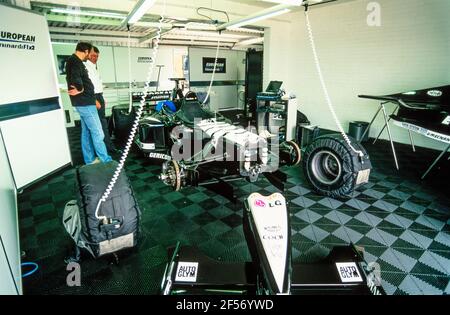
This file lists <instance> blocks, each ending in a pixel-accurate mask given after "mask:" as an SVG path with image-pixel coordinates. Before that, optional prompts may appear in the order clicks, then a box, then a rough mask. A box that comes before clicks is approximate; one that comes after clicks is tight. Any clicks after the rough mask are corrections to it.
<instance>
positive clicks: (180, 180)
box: [136, 92, 371, 199]
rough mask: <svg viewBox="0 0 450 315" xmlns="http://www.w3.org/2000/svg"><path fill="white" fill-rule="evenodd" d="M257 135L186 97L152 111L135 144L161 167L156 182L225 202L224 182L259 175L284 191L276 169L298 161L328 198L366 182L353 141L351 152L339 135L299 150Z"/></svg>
mask: <svg viewBox="0 0 450 315" xmlns="http://www.w3.org/2000/svg"><path fill="white" fill-rule="evenodd" d="M267 127H268V126H267ZM258 129H259V131H260V133H259V134H257V132H256V128H254V129H250V128H247V129H244V128H242V127H238V126H236V125H234V124H232V123H231V122H230V121H228V120H227V119H225V118H224V117H223V116H221V115H218V114H216V113H212V112H210V111H208V110H206V109H205V108H204V107H203V106H202V104H201V103H200V102H199V101H198V99H197V96H196V94H195V93H193V92H189V93H187V94H186V95H185V96H184V97H183V98H182V99H178V100H176V102H175V104H174V102H171V101H168V100H166V101H161V102H160V103H159V104H158V106H156V111H154V112H152V113H151V114H149V115H147V116H144V117H143V118H142V119H141V120H140V122H139V136H138V137H137V139H136V143H137V145H138V146H139V148H140V149H141V150H142V151H143V152H144V153H145V155H146V156H147V157H148V158H150V159H153V160H159V161H162V162H163V163H162V172H161V176H160V178H161V180H163V182H164V183H165V184H167V185H169V186H171V187H173V188H174V189H175V190H179V189H181V188H182V187H185V186H198V185H208V188H209V189H212V190H216V191H220V193H221V194H222V195H225V196H226V197H227V198H229V199H234V198H233V196H232V195H233V187H232V186H231V185H229V184H228V183H227V182H228V181H231V180H235V179H240V178H246V179H248V180H249V181H251V182H254V181H256V180H257V179H258V178H259V175H261V174H263V175H264V176H265V177H266V178H267V179H268V180H269V181H270V182H271V183H272V184H273V185H274V186H275V187H277V188H278V189H280V190H284V183H285V182H286V180H287V176H286V174H284V173H283V172H281V171H280V170H279V168H280V167H281V166H283V165H287V166H293V165H297V164H299V163H300V161H301V160H303V163H302V166H303V172H304V174H305V177H306V179H307V180H308V182H309V183H310V184H311V185H312V186H313V188H314V189H315V190H316V191H318V192H319V193H321V194H323V195H326V196H330V197H333V198H349V197H351V196H352V194H353V192H354V190H355V189H356V188H357V187H359V186H361V185H364V184H365V183H367V182H368V180H369V175H370V170H371V163H370V159H369V155H368V154H367V152H366V150H365V149H364V147H363V146H362V145H361V144H360V143H357V142H356V141H355V140H353V139H351V137H349V138H350V139H351V141H352V145H353V149H352V148H351V147H350V146H349V145H348V144H347V141H345V140H344V138H343V137H342V136H341V135H340V134H328V135H323V136H320V137H317V138H315V139H314V140H313V141H312V142H311V143H309V144H308V145H305V147H304V148H300V147H299V146H298V145H297V143H295V142H294V141H282V142H281V141H279V138H278V137H277V136H273V135H272V134H270V133H269V132H268V131H267V130H264V128H262V132H261V126H259V128H258ZM266 129H268V128H266ZM264 131H265V132H264ZM354 149H356V150H358V151H357V152H359V153H360V154H358V153H357V152H356V151H355V150H354Z"/></svg>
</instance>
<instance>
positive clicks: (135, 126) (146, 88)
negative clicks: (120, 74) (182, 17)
mask: <svg viewBox="0 0 450 315" xmlns="http://www.w3.org/2000/svg"><path fill="white" fill-rule="evenodd" d="M165 13H166V0H164V8H163V13H162V14H161V18H160V19H159V27H158V32H157V34H156V38H155V45H154V46H153V54H152V60H151V64H150V66H149V69H148V73H147V78H146V82H145V86H144V91H143V95H142V98H141V102H140V104H139V108H138V110H137V112H136V118H135V120H134V123H133V126H132V128H131V131H130V135H129V136H128V141H127V143H126V145H125V148H124V150H123V153H122V156H121V158H120V162H119V165H118V166H117V169H116V171H115V172H114V175H113V177H112V178H111V181H110V183H109V185H108V187H107V188H106V190H105V192H104V193H103V195H102V197H101V198H100V200H99V201H98V204H97V208H96V209H95V217H96V218H97V219H98V220H101V221H103V222H104V223H106V222H107V220H108V218H107V217H106V216H103V215H102V216H100V215H99V210H100V206H101V204H102V202H105V201H106V200H107V199H108V197H109V195H110V194H111V191H112V190H113V188H114V185H115V184H116V182H117V179H118V178H119V175H120V172H121V171H122V169H123V167H124V165H125V161H126V159H127V157H128V153H129V151H130V148H131V145H132V144H133V139H134V136H135V135H136V131H137V129H138V126H139V120H140V119H141V116H142V112H143V109H144V105H145V102H146V98H147V95H148V93H149V90H150V82H151V79H152V75H153V70H154V69H155V64H156V57H157V54H158V49H159V43H160V41H161V33H162V23H163V21H164V15H165Z"/></svg>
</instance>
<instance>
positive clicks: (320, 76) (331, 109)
mask: <svg viewBox="0 0 450 315" xmlns="http://www.w3.org/2000/svg"><path fill="white" fill-rule="evenodd" d="M305 17H306V27H307V29H308V36H309V41H310V43H311V48H312V52H313V57H314V63H315V65H316V70H317V74H318V75H319V80H320V84H321V86H322V90H323V93H324V95H325V100H326V102H327V105H328V108H329V109H330V112H331V115H332V116H333V119H334V122H335V123H336V126H337V127H338V129H339V132H340V133H341V135H342V137H343V138H344V140H345V142H346V143H347V145H348V146H349V147H350V149H352V151H353V152H355V153H357V154H358V155H359V156H360V157H363V156H364V153H363V152H362V151H360V150H356V149H355V148H354V147H353V145H352V143H351V141H350V139H349V137H348V136H347V134H346V133H345V131H344V129H343V128H342V125H341V123H340V121H339V119H338V117H337V115H336V112H335V110H334V106H333V103H332V102H331V97H330V94H329V93H328V89H327V86H326V84H325V80H324V78H323V73H322V68H321V66H320V62H319V56H318V54H317V50H316V44H315V41H314V36H313V33H312V27H311V23H310V21H309V15H308V10H307V7H306V10H305Z"/></svg>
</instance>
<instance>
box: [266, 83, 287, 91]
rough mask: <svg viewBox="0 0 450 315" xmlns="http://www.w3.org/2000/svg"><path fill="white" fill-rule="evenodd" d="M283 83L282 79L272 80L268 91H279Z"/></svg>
mask: <svg viewBox="0 0 450 315" xmlns="http://www.w3.org/2000/svg"><path fill="white" fill-rule="evenodd" d="M282 84H283V82H282V81H270V83H269V85H268V86H267V89H266V92H275V93H278V91H279V90H280V87H281V85H282Z"/></svg>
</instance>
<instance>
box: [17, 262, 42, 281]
mask: <svg viewBox="0 0 450 315" xmlns="http://www.w3.org/2000/svg"><path fill="white" fill-rule="evenodd" d="M21 266H22V267H29V266H32V267H34V269H32V270H31V271H29V272H27V273H25V274H23V275H22V278H26V277H28V276H31V275H32V274H33V273H35V272H36V271H38V269H39V265H38V264H36V263H34V262H24V263H22V265H21Z"/></svg>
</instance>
